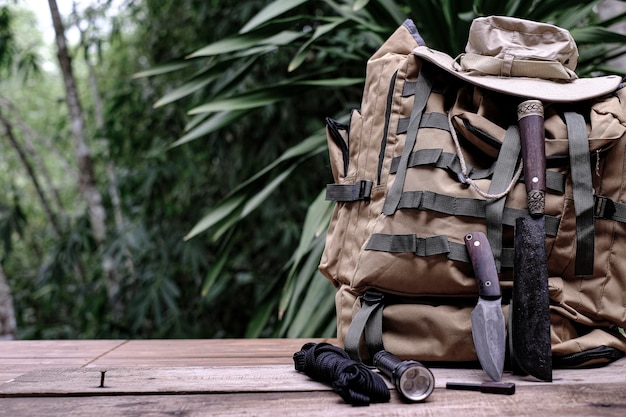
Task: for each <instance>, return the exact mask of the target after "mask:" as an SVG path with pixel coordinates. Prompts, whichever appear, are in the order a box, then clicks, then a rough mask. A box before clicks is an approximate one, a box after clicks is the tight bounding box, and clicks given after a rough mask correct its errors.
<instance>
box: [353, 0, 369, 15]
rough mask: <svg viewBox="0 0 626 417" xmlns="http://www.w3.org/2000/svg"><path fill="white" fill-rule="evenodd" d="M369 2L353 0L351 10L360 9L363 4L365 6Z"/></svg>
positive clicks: (367, 0) (366, 0)
mask: <svg viewBox="0 0 626 417" xmlns="http://www.w3.org/2000/svg"><path fill="white" fill-rule="evenodd" d="M369 2H370V0H356V1H355V2H354V5H353V6H352V10H354V11H355V12H357V11H359V10H361V9H362V8H364V7H365V6H367V4H368V3H369Z"/></svg>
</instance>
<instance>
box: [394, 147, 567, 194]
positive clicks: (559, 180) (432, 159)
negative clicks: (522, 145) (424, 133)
mask: <svg viewBox="0 0 626 417" xmlns="http://www.w3.org/2000/svg"><path fill="white" fill-rule="evenodd" d="M399 163H400V158H399V157H396V158H394V159H393V160H392V161H391V168H390V170H389V173H390V174H395V173H396V171H397V170H398V164H399ZM425 165H432V166H434V167H436V168H440V169H445V170H447V171H448V172H450V173H452V174H454V175H455V176H456V177H457V178H458V177H459V176H460V175H461V164H460V163H459V157H458V156H457V155H456V154H454V153H450V152H444V151H443V149H420V150H417V151H415V152H412V153H411V156H410V157H409V168H414V167H419V166H425ZM494 169H495V164H494V165H492V166H490V167H489V168H486V169H474V168H472V167H471V166H470V165H469V164H467V170H468V175H467V177H469V178H472V179H474V180H482V179H488V178H491V177H492V176H493V171H494ZM565 180H566V177H565V175H564V174H562V173H560V172H555V171H546V187H547V188H548V189H550V190H552V191H554V192H556V193H559V194H563V193H564V192H565ZM520 181H522V182H523V181H524V177H521V178H520Z"/></svg>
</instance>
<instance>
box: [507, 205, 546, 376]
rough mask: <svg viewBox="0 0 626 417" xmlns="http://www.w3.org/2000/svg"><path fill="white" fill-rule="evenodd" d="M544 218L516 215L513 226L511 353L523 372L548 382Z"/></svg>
mask: <svg viewBox="0 0 626 417" xmlns="http://www.w3.org/2000/svg"><path fill="white" fill-rule="evenodd" d="M543 222H544V219H543V218H540V219H533V218H531V217H520V218H518V219H517V220H516V225H515V228H516V229H515V255H514V256H515V259H514V283H513V302H512V303H511V309H510V312H509V314H510V315H511V326H510V328H509V331H510V332H511V341H512V344H511V348H512V349H511V354H512V356H513V359H514V360H515V362H516V364H517V365H518V366H519V368H521V370H522V371H523V372H525V373H527V374H530V375H532V376H534V377H535V378H537V379H540V380H542V381H548V382H550V381H552V346H551V334H550V295H549V288H548V269H547V267H546V265H547V259H546V258H547V255H546V249H545V234H544V233H545V232H544V231H545V226H544V224H543Z"/></svg>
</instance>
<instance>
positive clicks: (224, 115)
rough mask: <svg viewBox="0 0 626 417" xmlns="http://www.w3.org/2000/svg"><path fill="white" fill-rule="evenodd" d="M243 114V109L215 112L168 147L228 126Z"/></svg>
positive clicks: (173, 146)
mask: <svg viewBox="0 0 626 417" xmlns="http://www.w3.org/2000/svg"><path fill="white" fill-rule="evenodd" d="M243 114H245V111H243V110H240V111H223V112H219V113H215V114H213V115H212V116H211V117H209V119H207V120H206V121H205V122H204V123H201V124H200V125H198V126H197V127H195V128H194V129H192V130H190V131H189V132H188V133H187V134H185V135H184V136H182V137H181V138H179V139H178V140H177V141H176V142H174V143H172V144H171V145H170V149H171V148H175V147H177V146H180V145H183V144H185V143H188V142H191V141H193V140H196V139H199V138H201V137H203V136H206V135H208V134H209V133H213V132H215V131H217V130H219V129H221V128H223V127H225V126H229V125H230V124H232V123H233V122H235V121H236V120H238V119H239V118H241V116H242V115H243Z"/></svg>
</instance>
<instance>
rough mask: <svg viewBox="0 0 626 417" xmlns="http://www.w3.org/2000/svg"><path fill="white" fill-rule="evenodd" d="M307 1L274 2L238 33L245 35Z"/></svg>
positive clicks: (285, 0) (281, 0)
mask: <svg viewBox="0 0 626 417" xmlns="http://www.w3.org/2000/svg"><path fill="white" fill-rule="evenodd" d="M307 1H308V0H276V1H273V2H272V3H270V4H268V5H267V6H265V7H264V8H263V9H262V10H261V11H260V12H259V13H257V14H256V15H255V16H254V17H253V18H252V19H250V21H249V22H248V23H247V24H246V25H245V26H244V27H242V28H241V30H240V31H239V33H246V32H249V31H251V30H252V29H254V28H256V27H258V26H260V25H262V24H263V23H266V22H267V21H269V20H270V19H272V18H274V17H276V16H279V15H281V14H283V13H285V12H288V11H289V10H291V9H294V8H296V7H298V6H300V5H301V4H304V3H306V2H307Z"/></svg>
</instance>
